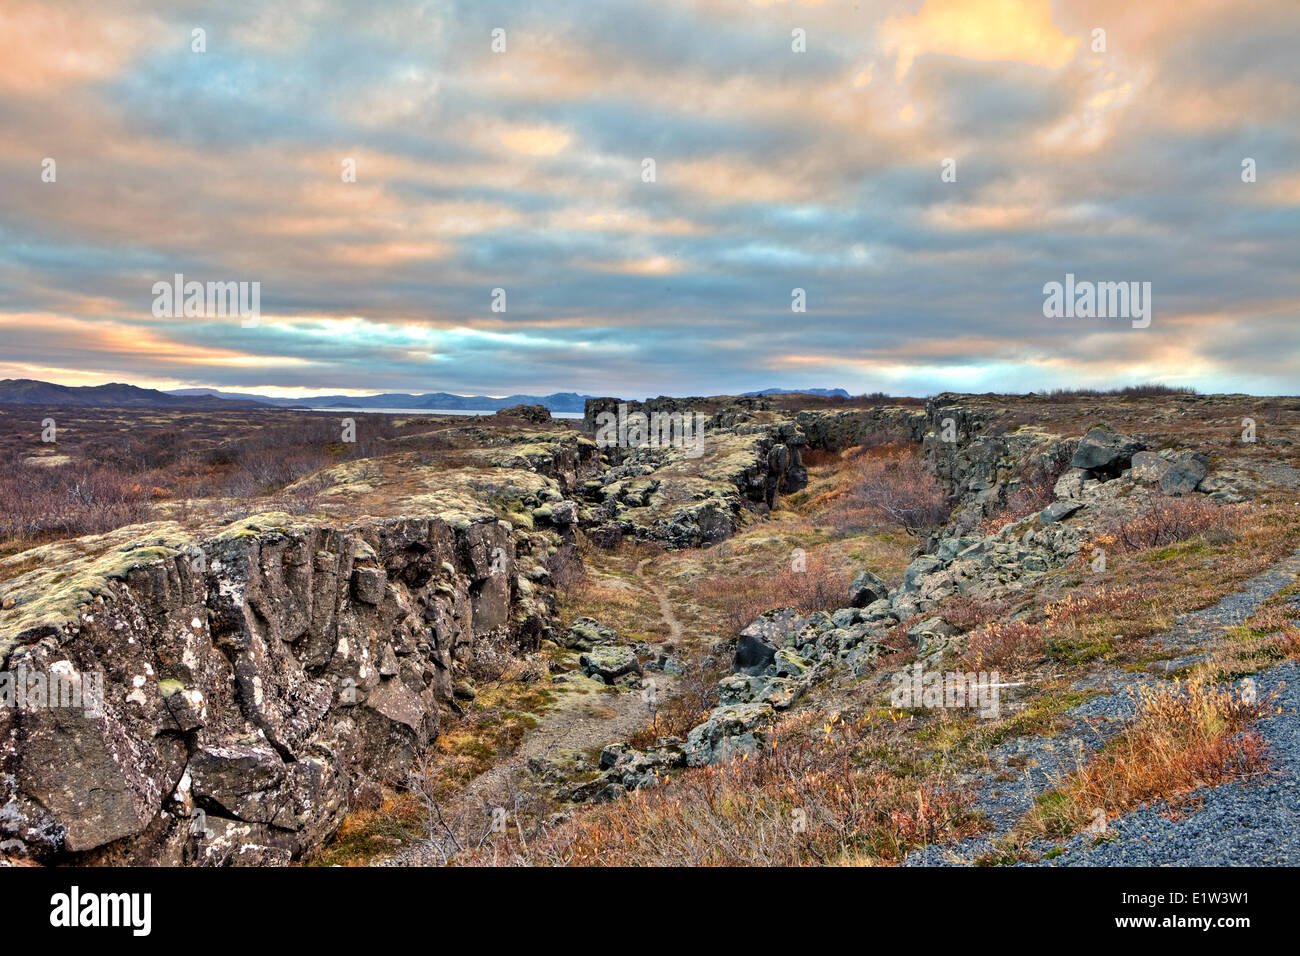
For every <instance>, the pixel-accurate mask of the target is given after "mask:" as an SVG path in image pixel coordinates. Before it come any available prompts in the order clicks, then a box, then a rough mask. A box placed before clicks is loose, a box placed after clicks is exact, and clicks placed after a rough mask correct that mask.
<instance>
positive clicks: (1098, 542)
mask: <svg viewBox="0 0 1300 956" xmlns="http://www.w3.org/2000/svg"><path fill="white" fill-rule="evenodd" d="M1251 511H1252V509H1251V507H1250V506H1249V505H1220V504H1218V503H1217V502H1214V501H1211V500H1209V499H1208V498H1204V497H1202V496H1200V495H1188V496H1181V497H1175V496H1172V495H1153V496H1152V497H1151V498H1150V500H1148V501H1147V502H1146V503H1145V504H1144V505H1143V506H1142V507H1141V508H1140V509H1139V510H1138V513H1137V515H1136V516H1134V517H1129V518H1125V519H1124V520H1122V521H1120V520H1117V521H1114V522H1112V523H1111V524H1110V525H1109V526H1107V527H1106V528H1104V529H1102V530H1101V531H1100V532H1099V533H1097V534H1096V535H1094V536H1093V537H1092V539H1091V541H1090V545H1091V547H1093V548H1103V549H1105V550H1106V551H1107V552H1108V553H1112V554H1128V553H1131V552H1133V551H1141V550H1144V549H1147V548H1159V547H1164V546H1166V545H1171V544H1177V543H1178V542H1180V541H1186V540H1187V539H1189V538H1192V537H1194V536H1201V537H1207V538H1208V537H1218V538H1226V537H1231V536H1234V535H1236V534H1239V533H1240V531H1241V528H1242V527H1243V525H1244V523H1245V522H1246V520H1247V519H1248V517H1249V516H1250V513H1251Z"/></svg>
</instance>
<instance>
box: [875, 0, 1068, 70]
mask: <svg viewBox="0 0 1300 956" xmlns="http://www.w3.org/2000/svg"><path fill="white" fill-rule="evenodd" d="M880 32H881V36H882V37H883V39H884V48H885V50H886V51H887V52H890V53H896V54H897V57H898V67H897V72H898V77H899V79H902V78H903V77H905V76H906V75H907V73H908V71H909V70H910V69H911V68H912V63H913V62H914V61H915V60H916V58H917V57H919V56H924V55H925V54H927V53H940V54H944V55H947V56H956V57H962V58H963V59H968V60H984V61H991V60H1010V61H1013V62H1017V63H1028V64H1031V65H1033V66H1041V67H1046V68H1047V69H1049V70H1059V69H1060V68H1061V67H1063V66H1065V64H1067V63H1069V62H1070V60H1071V59H1072V58H1073V57H1074V52H1075V50H1076V48H1077V47H1078V45H1079V38H1077V37H1067V36H1065V35H1064V34H1063V33H1062V32H1061V31H1060V30H1059V29H1057V27H1056V26H1055V25H1054V24H1053V23H1052V5H1051V2H1050V0H926V2H925V5H924V6H923V7H922V8H921V11H920V12H919V13H918V14H916V15H915V16H911V17H908V16H903V17H893V18H891V19H888V20H886V21H885V22H884V24H883V25H882V26H881V29H880Z"/></svg>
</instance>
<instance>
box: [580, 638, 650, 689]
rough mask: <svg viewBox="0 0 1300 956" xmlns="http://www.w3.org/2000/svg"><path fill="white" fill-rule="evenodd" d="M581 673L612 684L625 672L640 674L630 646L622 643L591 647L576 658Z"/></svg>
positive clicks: (639, 667) (638, 665) (639, 668)
mask: <svg viewBox="0 0 1300 956" xmlns="http://www.w3.org/2000/svg"><path fill="white" fill-rule="evenodd" d="M578 664H579V665H580V666H581V667H582V670H583V673H585V674H586V675H587V676H588V677H591V678H599V679H600V680H603V681H604V682H605V683H606V684H612V683H614V681H616V680H618V679H619V678H620V677H623V676H625V675H627V674H640V673H641V665H640V663H638V661H637V659H636V654H635V653H633V651H632V648H630V647H626V646H623V645H617V646H613V647H610V646H601V647H593V648H592V649H591V650H590V651H588V652H587V653H585V654H583V655H582V656H581V657H579V658H578Z"/></svg>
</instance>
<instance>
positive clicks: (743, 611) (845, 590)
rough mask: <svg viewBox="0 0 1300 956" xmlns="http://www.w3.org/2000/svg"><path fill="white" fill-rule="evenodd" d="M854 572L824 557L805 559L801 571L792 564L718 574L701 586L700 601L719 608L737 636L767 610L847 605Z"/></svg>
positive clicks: (825, 609)
mask: <svg viewBox="0 0 1300 956" xmlns="http://www.w3.org/2000/svg"><path fill="white" fill-rule="evenodd" d="M852 579H853V570H852V568H851V567H849V566H847V565H846V564H845V563H844V562H843V561H834V560H832V559H831V558H830V557H828V556H826V555H824V554H808V555H805V556H804V564H803V566H802V569H796V568H795V567H794V565H793V562H789V563H785V564H783V565H781V566H780V567H779V568H778V569H777V570H776V571H775V572H768V573H765V574H753V573H748V574H742V573H736V574H718V575H714V576H711V577H709V578H705V579H704V580H703V581H701V583H700V586H699V597H700V599H701V600H703V601H706V602H708V603H710V604H713V605H715V606H717V607H718V608H719V609H720V610H721V612H722V616H723V620H724V622H725V625H726V627H727V629H728V631H729V632H730V634H729V636H735V635H736V634H738V633H740V631H742V630H744V629H745V628H746V627H748V626H749V625H750V624H752V623H753V621H754V619H755V618H756V617H758V616H759V615H760V614H762V613H763V612H764V611H770V610H771V609H772V608H777V607H794V608H798V609H799V610H800V611H803V612H805V613H809V612H812V611H833V610H836V609H838V608H841V607H844V605H845V604H847V603H848V594H849V584H850V582H851V581H852Z"/></svg>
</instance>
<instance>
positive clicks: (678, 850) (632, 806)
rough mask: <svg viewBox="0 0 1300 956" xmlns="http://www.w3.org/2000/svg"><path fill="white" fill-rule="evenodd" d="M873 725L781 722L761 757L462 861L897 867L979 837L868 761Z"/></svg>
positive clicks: (964, 803)
mask: <svg viewBox="0 0 1300 956" xmlns="http://www.w3.org/2000/svg"><path fill="white" fill-rule="evenodd" d="M870 730H871V728H870V725H869V724H868V723H867V722H865V721H862V722H840V721H838V720H837V719H836V718H835V717H830V718H827V717H826V716H825V715H821V714H817V713H815V712H811V711H810V712H806V713H803V714H800V715H796V716H791V717H787V718H785V719H784V720H782V721H781V722H780V723H779V724H777V725H776V726H775V727H774V728H773V730H772V737H771V746H770V747H767V748H765V749H763V750H762V751H760V752H759V753H758V754H757V755H756V756H751V757H746V758H742V759H738V760H732V761H730V762H727V763H724V764H720V765H716V766H711V767H705V768H701V769H698V770H691V771H686V772H684V773H682V774H680V775H678V776H676V777H673V778H671V779H667V780H665V781H664V782H663V783H661V784H660V785H659V786H657V787H651V788H648V789H643V790H638V791H636V792H634V793H632V794H629V795H628V797H627V798H626V799H623V800H617V801H614V802H612V803H607V804H600V805H598V806H593V807H591V808H589V809H587V810H585V811H584V812H582V813H580V814H579V815H578V816H576V817H575V818H573V819H572V820H570V821H569V822H567V823H565V824H562V825H560V826H559V827H556V828H553V829H542V830H541V831H540V832H538V833H536V834H535V835H534V836H533V837H532V838H530V839H529V840H527V842H525V841H523V840H522V839H517V838H516V837H515V836H514V835H513V834H506V835H504V836H502V837H498V838H497V839H496V840H495V841H494V842H492V843H491V844H489V845H485V846H484V847H483V848H482V849H481V850H479V851H476V852H474V853H471V854H467V855H466V857H465V858H464V859H465V861H466V862H471V863H476V864H483V863H494V864H505V865H554V864H560V865H579V866H593V865H594V866H802V865H817V864H826V863H863V862H867V863H879V862H884V863H894V862H898V861H899V860H901V859H902V857H903V856H904V855H905V854H906V853H907V852H908V851H909V850H911V849H913V848H915V847H920V846H923V845H926V844H929V843H933V842H938V841H940V840H945V839H951V838H954V837H957V836H961V835H965V834H966V833H969V832H972V831H973V829H974V819H973V817H972V815H971V814H970V813H969V810H968V807H969V804H970V795H969V793H968V792H967V791H965V790H960V789H957V788H955V787H941V786H938V785H936V784H935V783H933V782H931V781H927V780H920V779H917V778H913V777H907V776H900V775H897V774H895V773H891V772H889V771H887V770H883V769H879V768H877V767H876V766H874V765H872V764H870V763H869V762H867V761H866V760H864V754H865V752H866V751H867V750H868V749H870V747H871V745H872V744H873V743H876V744H877V745H878V742H875V741H873V740H872V739H871V733H870Z"/></svg>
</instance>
